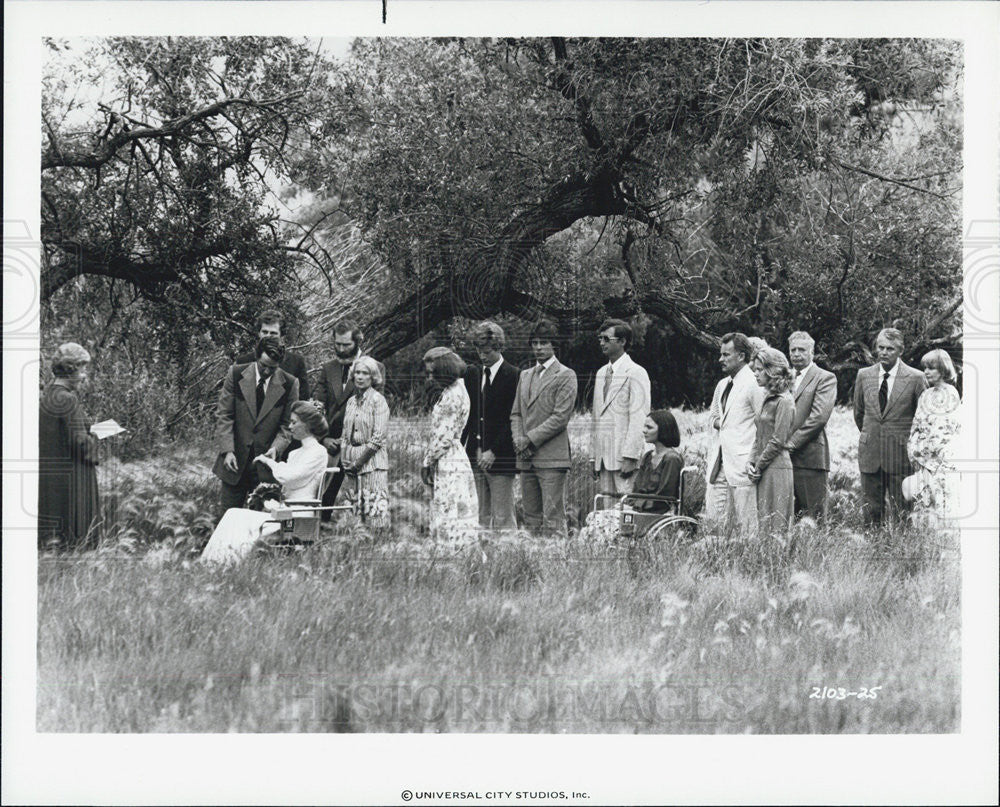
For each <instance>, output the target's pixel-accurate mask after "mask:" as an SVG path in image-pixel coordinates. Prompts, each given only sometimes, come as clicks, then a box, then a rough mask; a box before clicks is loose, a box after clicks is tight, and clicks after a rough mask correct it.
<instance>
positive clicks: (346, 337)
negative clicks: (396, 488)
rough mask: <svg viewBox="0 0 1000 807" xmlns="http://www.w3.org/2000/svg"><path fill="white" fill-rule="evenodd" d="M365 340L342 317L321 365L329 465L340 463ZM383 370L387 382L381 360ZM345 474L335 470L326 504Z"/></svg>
mask: <svg viewBox="0 0 1000 807" xmlns="http://www.w3.org/2000/svg"><path fill="white" fill-rule="evenodd" d="M363 343H364V332H363V331H362V330H361V326H360V325H358V323H357V322H355V321H354V320H351V319H342V320H339V321H337V322H336V323H334V326H333V354H334V355H333V358H332V359H331V360H330V361H328V362H326V363H325V364H324V365H323V366H322V367H320V369H319V373H318V376H319V377H318V378H317V379H316V400H317V401H319V402H320V403H321V404H323V407H324V409H325V412H326V422H327V424H328V426H329V431H328V432H327V435H326V438H325V439H324V440H323V445H324V446H326V450H327V453H328V454H329V456H330V459H329V467H331V468H332V467H335V466H336V465H338V464H339V463H340V439H341V435H342V432H343V430H344V413H345V412H346V411H347V401H348V399H349V398H350V397H351V395H353V394H354V362H356V361H357V360H358V357H359V356H363V355H364V352H363V351H362V349H361V346H362V344H363ZM378 366H379V369H380V370H381V371H382V383H383V385H384V384H385V365H383V364H382V362H378ZM343 481H344V474H342V473H339V474H335V475H334V476H333V478H332V479H331V480H330V484H329V485H328V486H327V489H326V492H325V493H324V494H323V502H322V504H323V506H324V507H333V505H334V504H335V503H336V501H337V493H339V492H340V486H341V484H343ZM321 519H322V520H323V521H329V520H330V511H329V510H326V511H324V512H323V514H322V515H321Z"/></svg>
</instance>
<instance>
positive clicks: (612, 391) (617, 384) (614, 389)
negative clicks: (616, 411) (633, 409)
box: [601, 353, 632, 415]
mask: <svg viewBox="0 0 1000 807" xmlns="http://www.w3.org/2000/svg"><path fill="white" fill-rule="evenodd" d="M604 369H605V370H607V369H608V365H604ZM630 369H632V360H631V359H630V358H629V356H628V354H627V353H626V354H625V359H624V360H623V361H622V363H621V368H620V369H619V370H618V372H617V373H615V374H614V375H613V376H612V377H611V387H610V388H609V389H608V397H607V399H606V400H604V401H602V402H601V414H602V415H603V414H604V412H605V410H606V409H607V408H608V407H609V406H611V402H612V401H613V400H614V399H615V398H616V397H617V396H618V394H619V393H620V392H621V391H622V388H623V387H624V386H625V385H626V384H627V383H628V379H629V370H630ZM601 395H602V397H603V395H604V379H603V378H602V379H601Z"/></svg>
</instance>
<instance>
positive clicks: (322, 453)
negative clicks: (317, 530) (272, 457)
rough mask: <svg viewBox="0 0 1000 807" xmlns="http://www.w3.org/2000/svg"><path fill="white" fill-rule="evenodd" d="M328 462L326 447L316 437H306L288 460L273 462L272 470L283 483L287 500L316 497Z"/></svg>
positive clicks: (275, 476) (283, 490)
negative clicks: (318, 484)
mask: <svg viewBox="0 0 1000 807" xmlns="http://www.w3.org/2000/svg"><path fill="white" fill-rule="evenodd" d="M326 463H327V452H326V448H324V447H323V446H322V445H320V443H319V441H318V440H316V438H315V437H306V439H305V440H303V441H302V447H301V448H297V449H295V450H294V451H292V452H291V453H290V454H289V455H288V461H287V462H276V463H274V464H272V465H271V472H272V473H273V474H274V478H275V479H276V480H278V482H280V483H281V488H282V492H283V494H284V497H285V499H286V500H292V501H295V500H301V499H315V498H316V483H317V480H318V479H319V475H320V473H322V471H323V470H324V469H325V468H326Z"/></svg>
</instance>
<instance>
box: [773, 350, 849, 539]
mask: <svg viewBox="0 0 1000 807" xmlns="http://www.w3.org/2000/svg"><path fill="white" fill-rule="evenodd" d="M815 344H816V343H815V342H814V341H813V338H812V337H811V336H810V335H809V334H808V333H806V332H805V331H796V332H795V333H793V334H792V335H791V336H789V337H788V359H789V361H790V362H791V365H792V367H794V368H795V382H794V384H793V385H792V398H793V399H794V400H795V417H794V418H793V419H792V427H791V430H790V431H789V434H788V440H787V442H786V444H785V448H787V449H788V453H789V456H790V457H791V459H792V471H793V474H794V485H795V512H796V513H804V514H806V515H809V516H810V517H811V518H813V519H814V520H819V519H821V518H822V517H823V516H824V515H825V514H826V492H827V477H828V476H829V474H830V447H829V444H828V443H827V439H826V424H827V421H828V420H830V415H832V414H833V407H834V404H836V402H837V377H836V376H835V375H834V374H833V373H831V372H829V371H828V370H824V369H822V368H821V367H818V366H817V365H816V364H815V362H813V350H814V348H815Z"/></svg>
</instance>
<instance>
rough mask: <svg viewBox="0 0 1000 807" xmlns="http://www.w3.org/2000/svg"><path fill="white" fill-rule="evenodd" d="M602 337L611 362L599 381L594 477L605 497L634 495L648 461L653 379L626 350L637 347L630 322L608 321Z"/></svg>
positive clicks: (599, 336)
mask: <svg viewBox="0 0 1000 807" xmlns="http://www.w3.org/2000/svg"><path fill="white" fill-rule="evenodd" d="M597 339H598V341H599V343H600V346H601V352H602V353H603V354H604V357H605V358H606V359H607V360H608V363H607V364H605V365H604V366H603V367H601V368H600V369H599V370H598V371H597V375H596V377H595V379H594V400H593V456H594V475H595V477H597V479H598V490H599V491H600V492H601V493H605V494H610V495H615V494H617V495H621V494H624V493H630V492H631V490H632V475H633V474H634V473H635V472H636V470H637V469H638V468H639V460H640V458H641V457H642V447H643V443H644V441H643V437H642V432H643V425H644V424H645V422H646V415H648V414H649V399H650V391H649V375H648V374H647V373H646V371H645V370H644V369H643V368H642V367H640V366H639V365H638V364H636V363H635V362H634V361H632V357H631V356H629V355H628V353H627V352H626V351H627V350H628V348H629V346H630V345H631V343H632V329H631V328H630V327H629V325H628V323H626V322H624V321H622V320H620V319H609V320H605V321H604V322H603V323H602V324H601V327H600V329H599V330H598V334H597Z"/></svg>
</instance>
